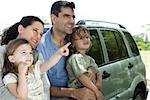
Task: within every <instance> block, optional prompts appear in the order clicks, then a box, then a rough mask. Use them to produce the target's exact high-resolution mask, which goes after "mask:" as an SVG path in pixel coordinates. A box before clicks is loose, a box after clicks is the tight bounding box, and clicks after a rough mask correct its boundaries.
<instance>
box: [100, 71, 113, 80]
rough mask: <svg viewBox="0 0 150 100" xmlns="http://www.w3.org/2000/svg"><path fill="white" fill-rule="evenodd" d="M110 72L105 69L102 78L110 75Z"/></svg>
mask: <svg viewBox="0 0 150 100" xmlns="http://www.w3.org/2000/svg"><path fill="white" fill-rule="evenodd" d="M110 75H111V74H110V73H108V72H107V71H103V75H102V79H105V78H108V77H110Z"/></svg>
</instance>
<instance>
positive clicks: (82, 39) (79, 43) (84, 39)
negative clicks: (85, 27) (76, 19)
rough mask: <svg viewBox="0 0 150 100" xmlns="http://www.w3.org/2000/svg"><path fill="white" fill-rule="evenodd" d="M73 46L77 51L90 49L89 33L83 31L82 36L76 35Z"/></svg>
mask: <svg viewBox="0 0 150 100" xmlns="http://www.w3.org/2000/svg"><path fill="white" fill-rule="evenodd" d="M73 45H74V46H75V48H76V50H77V51H79V50H85V51H86V50H87V49H89V47H90V45H91V41H90V36H89V34H88V32H84V31H81V32H80V36H78V35H76V36H75V40H74V43H73Z"/></svg>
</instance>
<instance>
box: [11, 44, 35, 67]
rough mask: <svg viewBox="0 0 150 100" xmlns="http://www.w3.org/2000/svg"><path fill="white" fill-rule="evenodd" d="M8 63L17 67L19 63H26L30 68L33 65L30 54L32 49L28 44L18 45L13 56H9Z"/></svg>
mask: <svg viewBox="0 0 150 100" xmlns="http://www.w3.org/2000/svg"><path fill="white" fill-rule="evenodd" d="M11 58H12V59H11V60H10V62H12V63H14V64H15V65H18V64H20V63H22V62H23V63H26V64H27V65H28V66H31V65H32V63H33V54H32V48H31V46H30V45H29V44H22V45H20V46H19V47H18V48H17V49H16V50H15V52H14V53H13V55H11Z"/></svg>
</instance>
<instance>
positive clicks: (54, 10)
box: [51, 1, 75, 16]
mask: <svg viewBox="0 0 150 100" xmlns="http://www.w3.org/2000/svg"><path fill="white" fill-rule="evenodd" d="M62 7H64V8H65V7H70V8H71V9H72V10H73V9H75V4H74V3H73V2H68V1H56V2H54V3H53V4H52V7H51V14H54V15H56V16H58V14H59V13H60V12H61V8H62Z"/></svg>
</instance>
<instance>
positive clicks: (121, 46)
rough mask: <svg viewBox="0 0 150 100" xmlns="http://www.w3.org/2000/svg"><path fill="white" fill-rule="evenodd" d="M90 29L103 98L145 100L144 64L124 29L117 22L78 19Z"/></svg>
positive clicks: (91, 50)
mask: <svg viewBox="0 0 150 100" xmlns="http://www.w3.org/2000/svg"><path fill="white" fill-rule="evenodd" d="M76 25H83V26H85V27H87V28H88V29H89V31H90V35H91V41H92V47H91V48H90V50H89V51H88V54H89V55H90V56H91V57H93V58H94V59H95V61H96V63H97V64H98V66H99V70H100V71H101V72H102V75H103V81H102V92H103V94H104V97H105V100H146V96H147V83H146V71H145V65H144V63H143V61H142V59H141V56H140V53H139V50H138V48H137V45H136V43H135V41H134V39H133V38H132V36H131V34H130V33H129V32H128V31H127V29H126V28H125V27H124V26H122V25H120V24H117V23H111V22H104V21H94V20H80V21H78V22H77V24H76Z"/></svg>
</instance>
